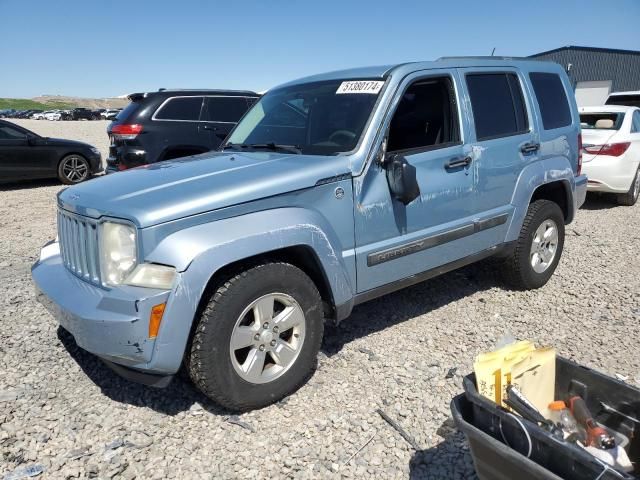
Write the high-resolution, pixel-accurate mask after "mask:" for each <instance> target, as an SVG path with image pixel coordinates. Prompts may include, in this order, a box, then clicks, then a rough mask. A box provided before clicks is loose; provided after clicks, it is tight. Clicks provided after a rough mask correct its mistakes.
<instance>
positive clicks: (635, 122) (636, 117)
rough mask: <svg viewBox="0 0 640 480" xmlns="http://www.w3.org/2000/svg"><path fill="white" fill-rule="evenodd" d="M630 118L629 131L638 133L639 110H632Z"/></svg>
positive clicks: (639, 125) (639, 128) (639, 127)
mask: <svg viewBox="0 0 640 480" xmlns="http://www.w3.org/2000/svg"><path fill="white" fill-rule="evenodd" d="M631 120H632V122H631V133H640V110H635V111H634V112H633V118H632V119H631Z"/></svg>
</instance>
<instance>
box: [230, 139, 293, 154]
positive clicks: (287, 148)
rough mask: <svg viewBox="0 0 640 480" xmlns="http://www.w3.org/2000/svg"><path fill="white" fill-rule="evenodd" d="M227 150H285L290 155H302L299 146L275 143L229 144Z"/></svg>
mask: <svg viewBox="0 0 640 480" xmlns="http://www.w3.org/2000/svg"><path fill="white" fill-rule="evenodd" d="M227 148H234V149H237V148H242V149H243V150H246V149H253V148H255V149H257V150H260V149H265V150H273V151H276V150H284V151H286V152H290V153H297V154H300V153H302V150H301V148H300V146H299V145H285V144H283V143H274V142H268V143H238V144H236V143H227V144H226V145H225V146H224V147H223V148H222V149H223V150H226V149H227Z"/></svg>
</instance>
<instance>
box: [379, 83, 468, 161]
mask: <svg viewBox="0 0 640 480" xmlns="http://www.w3.org/2000/svg"><path fill="white" fill-rule="evenodd" d="M452 90H453V89H452V88H451V80H450V79H449V78H437V79H429V80H419V81H418V82H416V83H414V84H412V85H411V86H410V87H409V88H408V89H407V91H406V92H405V93H404V95H403V97H402V100H401V101H400V103H399V104H398V108H397V110H396V112H395V113H394V114H393V118H392V119H391V124H390V126H389V141H388V145H387V149H388V150H389V151H398V150H408V149H415V148H428V147H433V146H437V145H445V144H450V143H452V142H457V141H458V140H459V139H460V137H459V133H458V132H459V129H458V112H457V108H456V106H455V105H456V104H455V96H454V95H453V91H452Z"/></svg>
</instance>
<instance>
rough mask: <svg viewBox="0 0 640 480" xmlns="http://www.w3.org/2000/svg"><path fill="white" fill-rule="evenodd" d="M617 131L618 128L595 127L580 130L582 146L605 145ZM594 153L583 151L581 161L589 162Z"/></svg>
mask: <svg viewBox="0 0 640 480" xmlns="http://www.w3.org/2000/svg"><path fill="white" fill-rule="evenodd" d="M616 133H618V130H599V129H596V128H590V129H583V130H582V146H583V147H585V146H588V145H605V144H607V143H611V140H612V138H613V137H614V135H615V134H616ZM595 157H597V154H596V155H593V154H590V153H587V152H583V154H582V162H583V163H586V162H590V161H591V160H593V159H594V158H595Z"/></svg>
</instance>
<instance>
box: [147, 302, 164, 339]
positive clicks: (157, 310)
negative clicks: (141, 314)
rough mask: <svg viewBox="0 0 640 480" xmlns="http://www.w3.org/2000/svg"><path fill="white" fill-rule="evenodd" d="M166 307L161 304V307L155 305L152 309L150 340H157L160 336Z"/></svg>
mask: <svg viewBox="0 0 640 480" xmlns="http://www.w3.org/2000/svg"><path fill="white" fill-rule="evenodd" d="M165 306H166V304H165V303H161V304H160V305H155V306H154V307H153V308H152V309H151V315H150V316H149V338H156V337H157V336H158V330H160V322H162V315H164V308H165Z"/></svg>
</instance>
